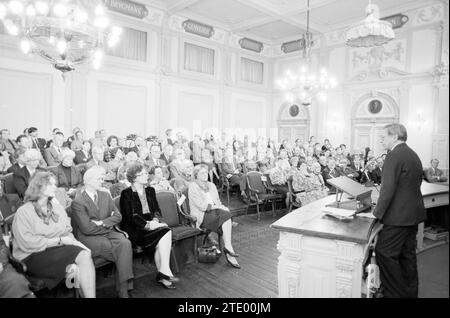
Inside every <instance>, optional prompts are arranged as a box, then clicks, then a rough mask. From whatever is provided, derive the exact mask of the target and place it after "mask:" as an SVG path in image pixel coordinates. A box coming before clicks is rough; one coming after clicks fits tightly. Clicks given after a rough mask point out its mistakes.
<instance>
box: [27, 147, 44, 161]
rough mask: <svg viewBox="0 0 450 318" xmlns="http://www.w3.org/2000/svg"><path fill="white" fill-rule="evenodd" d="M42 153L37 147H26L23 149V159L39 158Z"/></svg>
mask: <svg viewBox="0 0 450 318" xmlns="http://www.w3.org/2000/svg"><path fill="white" fill-rule="evenodd" d="M41 158H42V155H41V153H40V152H39V150H37V149H34V148H32V149H27V150H26V151H25V155H24V159H25V161H31V160H41Z"/></svg>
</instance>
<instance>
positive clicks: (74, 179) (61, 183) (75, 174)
mask: <svg viewBox="0 0 450 318" xmlns="http://www.w3.org/2000/svg"><path fill="white" fill-rule="evenodd" d="M55 175H56V181H57V184H58V187H59V188H64V189H66V190H69V189H76V188H78V187H80V186H82V185H83V178H82V176H81V173H80V171H79V170H78V169H77V168H76V167H74V166H72V167H70V179H71V180H70V183H69V180H67V176H66V174H65V173H64V170H63V167H62V165H59V166H58V167H57V168H56V170H55Z"/></svg>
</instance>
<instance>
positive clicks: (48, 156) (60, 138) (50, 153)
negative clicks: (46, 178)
mask: <svg viewBox="0 0 450 318" xmlns="http://www.w3.org/2000/svg"><path fill="white" fill-rule="evenodd" d="M63 143H64V135H63V134H62V133H60V132H57V133H56V134H55V137H54V138H53V143H52V145H51V146H50V147H48V148H47V149H45V150H44V158H45V161H46V162H47V164H48V165H49V166H51V167H55V166H57V165H59V164H60V163H61V154H62V150H63Z"/></svg>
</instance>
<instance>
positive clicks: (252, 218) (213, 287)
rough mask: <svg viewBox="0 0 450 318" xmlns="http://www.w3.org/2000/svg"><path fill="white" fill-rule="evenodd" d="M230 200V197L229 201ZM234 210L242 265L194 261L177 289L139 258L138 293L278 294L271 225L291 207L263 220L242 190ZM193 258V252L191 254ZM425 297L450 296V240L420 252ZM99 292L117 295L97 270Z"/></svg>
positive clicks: (233, 199)
mask: <svg viewBox="0 0 450 318" xmlns="http://www.w3.org/2000/svg"><path fill="white" fill-rule="evenodd" d="M223 202H224V203H225V204H226V199H225V200H223ZM230 209H231V211H232V214H233V221H234V222H235V225H234V226H233V246H234V248H235V251H236V252H237V253H239V254H240V257H239V258H238V261H239V263H240V265H241V266H242V268H241V269H234V268H232V267H231V266H229V265H228V264H227V263H226V260H225V257H224V256H222V257H221V258H220V259H219V260H218V261H217V263H214V264H204V263H197V264H194V263H190V264H188V265H185V266H184V267H183V268H181V270H180V272H179V273H178V274H177V275H176V276H177V277H179V278H180V279H181V282H180V283H178V284H177V289H175V290H168V289H165V288H163V287H161V286H160V285H158V284H157V283H156V281H155V275H156V267H155V266H154V265H153V264H149V263H146V264H142V262H141V260H140V259H135V260H134V273H135V279H134V287H135V288H134V290H133V291H132V292H131V296H132V297H139V298H275V297H278V286H277V262H278V256H279V255H280V253H279V252H278V250H277V249H276V246H277V242H278V237H279V234H278V232H277V231H275V230H272V229H271V228H270V227H269V225H270V224H272V223H273V222H275V221H276V220H277V219H279V218H280V217H282V216H283V215H285V213H286V212H285V209H283V210H282V211H279V213H278V215H277V216H275V217H274V216H272V211H271V209H270V206H267V211H266V212H265V213H262V215H261V220H260V221H258V220H257V216H256V213H255V208H254V207H253V208H251V209H250V214H248V215H245V210H246V206H245V205H244V204H243V203H242V201H240V200H239V199H238V198H237V197H236V194H234V195H232V196H231V198H230ZM191 258H192V255H191ZM418 269H419V279H420V285H419V297H421V298H427V297H436V298H448V297H449V282H448V272H449V249H448V244H445V245H442V246H439V247H436V248H433V249H431V250H428V251H425V252H422V253H420V254H419V255H418ZM97 297H99V298H115V297H117V294H116V292H115V288H114V279H113V277H112V276H108V277H106V278H105V277H104V276H103V275H101V273H97Z"/></svg>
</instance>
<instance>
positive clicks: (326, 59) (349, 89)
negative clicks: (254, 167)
mask: <svg viewBox="0 0 450 318" xmlns="http://www.w3.org/2000/svg"><path fill="white" fill-rule="evenodd" d="M399 12H400V11H399ZM402 13H403V14H406V15H407V16H409V22H408V23H407V24H406V25H404V26H403V27H402V28H400V29H397V30H395V33H396V37H395V39H394V40H393V41H391V42H389V43H388V44H386V45H384V46H382V47H372V48H349V47H347V46H345V43H344V41H345V29H342V30H336V31H333V32H330V33H329V34H325V35H324V36H323V37H322V38H321V42H322V46H321V47H320V49H316V50H313V54H314V56H319V55H320V56H321V57H322V59H321V60H323V66H326V67H327V68H328V70H329V73H330V74H332V75H333V76H334V77H335V78H337V80H338V82H339V83H340V85H339V86H338V88H337V89H335V90H332V91H330V92H329V93H328V101H327V102H326V103H325V104H324V105H320V106H319V107H317V105H313V106H312V107H311V118H312V123H311V134H313V135H315V136H316V137H317V138H318V140H320V141H321V140H323V138H329V139H330V140H331V142H332V143H333V144H335V145H336V144H339V143H346V144H347V145H350V147H351V148H356V143H355V142H356V140H355V136H354V128H353V127H354V124H355V122H359V119H358V120H356V121H355V113H354V112H355V110H356V109H357V108H358V107H359V106H361V107H366V106H367V104H368V102H369V101H370V100H371V99H374V98H384V100H385V103H386V104H385V106H389V107H395V108H396V109H397V112H398V116H394V117H396V118H393V119H394V120H395V121H398V122H400V123H402V124H404V125H405V126H406V128H407V130H408V132H409V139H408V143H409V145H410V146H411V147H412V148H413V149H414V150H415V151H416V152H417V153H418V154H419V156H420V158H421V159H422V162H423V165H424V166H429V161H430V159H431V158H434V157H437V158H439V159H440V161H441V166H442V167H444V168H448V128H449V125H448V40H445V39H444V38H445V36H448V3H444V2H436V3H435V4H433V5H428V6H425V5H424V7H422V8H419V9H415V10H412V11H406V12H402ZM445 59H446V61H445ZM300 60H301V58H300V56H299V54H298V53H297V54H296V53H291V54H287V55H286V54H280V55H279V57H278V58H277V60H276V62H275V70H274V74H276V76H278V77H279V76H281V75H282V74H283V71H284V70H285V69H286V68H289V67H294V66H296V64H295V61H300ZM441 61H445V62H446V65H447V75H446V76H445V75H444V76H439V75H438V74H436V72H435V70H436V66H437V65H439V64H440V63H441ZM276 79H277V78H274V82H276ZM275 94H276V96H279V99H277V100H276V102H275V103H274V105H273V107H274V109H275V112H276V111H277V110H278V109H279V108H280V107H281V106H282V105H283V102H284V100H283V97H282V95H281V93H280V92H279V91H278V90H277V87H276V86H275ZM364 96H366V97H367V96H368V98H362V97H364ZM358 103H359V105H357V104H358ZM313 108H314V109H313ZM378 117H379V116H378ZM381 117H382V116H381ZM391 118H392V117H391ZM444 118H445V119H444ZM375 121H376V122H375ZM367 122H368V124H369V125H372V126H373V127H372V128H371V129H372V130H373V131H374V132H375V131H377V129H379V128H377V127H379V126H380V125H381V123H383V120H382V118H381V120H380V119H376V120H375V119H374V118H367ZM383 124H384V123H383ZM372 139H373V140H374V142H377V141H376V140H377V138H376V136H373V138H372ZM373 148H375V149H376V148H377V145H373Z"/></svg>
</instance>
